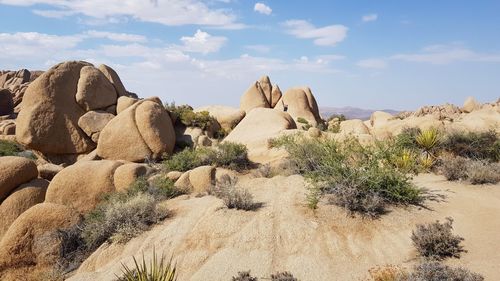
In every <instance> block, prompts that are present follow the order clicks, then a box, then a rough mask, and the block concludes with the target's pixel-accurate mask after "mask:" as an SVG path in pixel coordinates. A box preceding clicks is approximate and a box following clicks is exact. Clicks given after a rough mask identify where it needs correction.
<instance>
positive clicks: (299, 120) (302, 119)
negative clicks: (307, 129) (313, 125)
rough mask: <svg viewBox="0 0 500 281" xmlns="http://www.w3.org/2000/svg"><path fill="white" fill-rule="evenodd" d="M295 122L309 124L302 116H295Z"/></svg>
mask: <svg viewBox="0 0 500 281" xmlns="http://www.w3.org/2000/svg"><path fill="white" fill-rule="evenodd" d="M297 122H299V123H302V124H306V125H307V124H309V121H307V120H306V119H305V118H304V117H299V118H297Z"/></svg>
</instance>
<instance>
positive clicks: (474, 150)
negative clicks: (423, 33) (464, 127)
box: [442, 130, 500, 162]
mask: <svg viewBox="0 0 500 281" xmlns="http://www.w3.org/2000/svg"><path fill="white" fill-rule="evenodd" d="M442 146H443V149H444V150H446V151H448V152H450V153H453V154H454V155H457V156H462V157H465V158H472V159H484V160H489V161H492V162H498V161H500V138H499V136H498V134H497V133H496V132H495V131H493V130H491V131H488V132H480V133H478V132H459V131H456V132H453V133H450V134H448V135H447V137H446V138H445V140H444V142H443V145H442Z"/></svg>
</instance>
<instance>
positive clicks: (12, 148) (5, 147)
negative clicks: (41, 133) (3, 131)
mask: <svg viewBox="0 0 500 281" xmlns="http://www.w3.org/2000/svg"><path fill="white" fill-rule="evenodd" d="M21 151H22V150H21V147H20V146H19V145H18V144H16V143H14V142H10V141H5V140H0V157H1V156H17V155H18V153H19V152H21Z"/></svg>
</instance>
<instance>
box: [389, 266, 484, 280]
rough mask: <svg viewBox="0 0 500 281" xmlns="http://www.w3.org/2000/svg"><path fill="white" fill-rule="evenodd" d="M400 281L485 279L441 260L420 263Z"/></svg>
mask: <svg viewBox="0 0 500 281" xmlns="http://www.w3.org/2000/svg"><path fill="white" fill-rule="evenodd" d="M397 280H399V281H483V280H484V277H483V276H481V275H480V274H477V273H474V272H471V271H469V270H467V269H465V268H461V267H456V268H453V267H449V266H447V265H444V264H442V263H439V262H435V261H434V262H424V263H420V264H418V265H417V266H415V268H414V269H413V272H411V273H410V274H408V275H407V276H406V277H401V278H399V279H397Z"/></svg>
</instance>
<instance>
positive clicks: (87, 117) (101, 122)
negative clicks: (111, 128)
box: [78, 111, 115, 143]
mask: <svg viewBox="0 0 500 281" xmlns="http://www.w3.org/2000/svg"><path fill="white" fill-rule="evenodd" d="M114 117H115V116H114V115H113V114H111V113H108V112H105V111H89V112H87V113H85V114H84V115H82V117H80V119H78V126H80V128H81V129H82V130H83V131H84V132H85V134H87V136H89V137H90V138H91V139H92V141H94V142H95V143H97V141H98V140H99V135H100V133H101V131H102V129H104V127H105V126H106V124H108V122H109V121H111V119H113V118H114Z"/></svg>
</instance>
